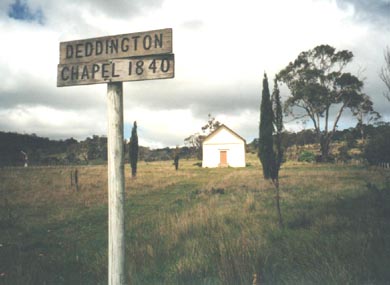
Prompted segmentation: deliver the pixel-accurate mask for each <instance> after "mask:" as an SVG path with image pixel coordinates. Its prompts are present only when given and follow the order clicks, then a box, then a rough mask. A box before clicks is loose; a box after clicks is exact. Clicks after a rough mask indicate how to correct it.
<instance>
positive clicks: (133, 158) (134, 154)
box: [129, 121, 138, 178]
mask: <svg viewBox="0 0 390 285" xmlns="http://www.w3.org/2000/svg"><path fill="white" fill-rule="evenodd" d="M129 156H130V166H131V176H132V177H133V178H135V177H136V176H137V162H138V135H137V122H136V121H134V125H133V129H132V130H131V137H130V147H129Z"/></svg>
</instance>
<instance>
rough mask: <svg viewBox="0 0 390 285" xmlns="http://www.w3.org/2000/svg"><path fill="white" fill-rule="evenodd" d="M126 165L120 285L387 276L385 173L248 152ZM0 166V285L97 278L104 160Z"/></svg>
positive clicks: (100, 280)
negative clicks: (205, 164)
mask: <svg viewBox="0 0 390 285" xmlns="http://www.w3.org/2000/svg"><path fill="white" fill-rule="evenodd" d="M195 163H196V161H191V160H189V161H184V160H182V161H180V169H179V171H177V172H176V171H175V170H174V166H173V165H172V162H171V161H169V162H156V163H144V162H141V163H139V169H138V178H137V179H135V180H132V179H131V178H130V170H129V168H128V166H126V176H127V178H126V258H127V264H126V268H127V272H128V281H129V283H130V284H254V283H256V282H254V279H256V280H257V283H256V284H390V270H389V268H390V189H389V186H390V172H389V171H387V172H386V171H381V170H378V169H365V168H363V167H351V166H335V165H326V164H297V163H296V164H294V163H286V164H285V165H283V167H282V169H281V172H280V175H281V179H280V183H281V191H282V196H281V197H282V201H281V207H282V214H283V217H284V220H285V228H284V229H279V228H278V224H277V215H276V211H275V205H274V190H273V187H272V186H271V184H270V183H269V182H267V181H265V180H264V179H263V178H262V175H261V168H260V165H259V163H258V161H257V159H256V157H254V156H252V157H250V158H249V163H250V166H248V167H246V168H243V169H232V168H222V169H202V168H200V167H198V166H196V165H195ZM72 169H74V168H70V167H56V168H7V169H0V181H1V183H0V195H1V196H0V197H1V198H0V284H106V283H107V259H108V258H107V235H108V234H107V213H108V209H107V168H106V166H90V167H88V166H85V167H78V172H79V184H80V186H79V191H78V192H76V191H74V189H73V190H72V188H71V185H70V172H71V170H72Z"/></svg>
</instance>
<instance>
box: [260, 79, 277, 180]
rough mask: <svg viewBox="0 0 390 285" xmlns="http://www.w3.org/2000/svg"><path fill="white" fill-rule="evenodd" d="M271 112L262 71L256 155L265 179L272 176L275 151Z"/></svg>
mask: <svg viewBox="0 0 390 285" xmlns="http://www.w3.org/2000/svg"><path fill="white" fill-rule="evenodd" d="M273 117H274V116H273V112H272V103H271V98H270V93H269V88H268V78H267V74H265V73H264V79H263V92H262V96H261V106H260V128H259V151H258V156H259V158H260V161H261V164H262V165H263V175H264V178H265V179H269V178H271V179H272V177H273V172H274V168H275V167H274V163H275V153H274V151H273V137H272V134H273V132H274V126H273Z"/></svg>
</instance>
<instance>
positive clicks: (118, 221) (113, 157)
mask: <svg viewBox="0 0 390 285" xmlns="http://www.w3.org/2000/svg"><path fill="white" fill-rule="evenodd" d="M174 65H175V63H174V55H173V54H172V29H162V30H154V31H147V32H139V33H132V34H123V35H115V36H107V37H100V38H93V39H85V40H77V41H69V42H61V43H60V64H59V65H58V67H57V86H58V87H62V86H74V85H86V84H97V83H107V113H108V136H107V145H108V150H107V151H108V216H109V218H108V219H109V221H108V283H109V284H110V285H117V284H119V285H122V284H125V283H126V278H125V276H126V275H125V222H124V221H125V217H124V202H125V176H124V151H123V87H122V85H123V83H122V82H124V81H137V80H152V79H164V78H173V77H174V74H175V72H174ZM75 175H77V173H75ZM76 184H77V183H76Z"/></svg>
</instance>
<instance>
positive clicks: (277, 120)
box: [272, 78, 283, 176]
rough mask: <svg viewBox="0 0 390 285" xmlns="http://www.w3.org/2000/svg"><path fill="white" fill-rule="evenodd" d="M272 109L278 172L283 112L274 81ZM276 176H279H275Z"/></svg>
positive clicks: (276, 83) (280, 162)
mask: <svg viewBox="0 0 390 285" xmlns="http://www.w3.org/2000/svg"><path fill="white" fill-rule="evenodd" d="M272 108H273V113H274V126H275V129H276V135H275V151H276V154H275V155H276V169H277V171H279V169H280V165H281V164H282V161H283V148H282V131H283V110H282V103H281V99H280V91H279V86H278V81H277V79H276V78H275V80H274V90H273V92H272ZM277 176H279V175H278V174H277Z"/></svg>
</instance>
